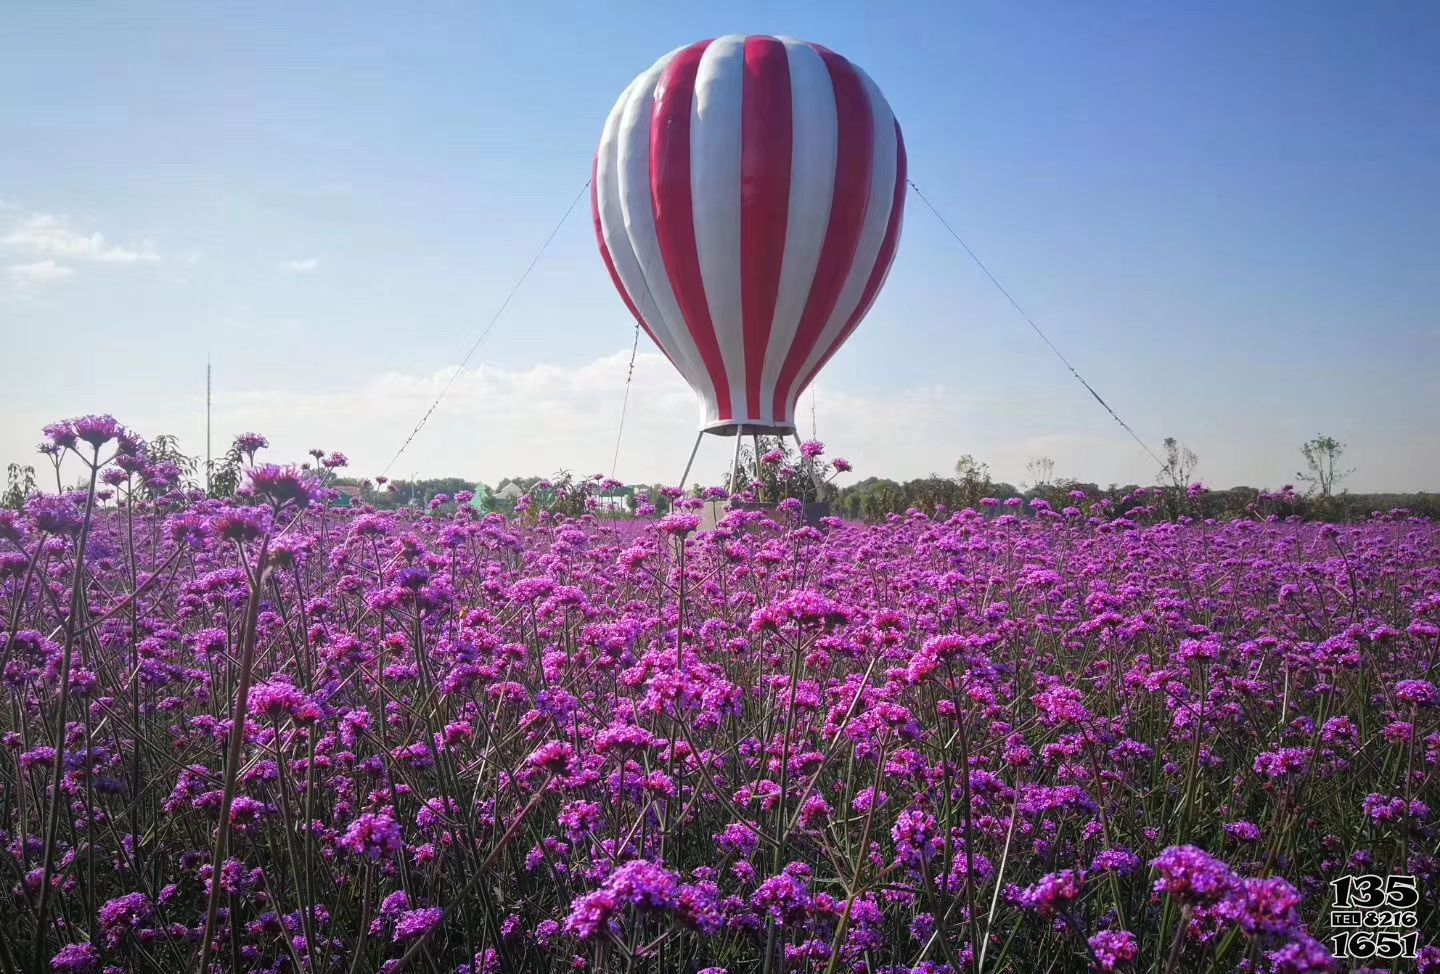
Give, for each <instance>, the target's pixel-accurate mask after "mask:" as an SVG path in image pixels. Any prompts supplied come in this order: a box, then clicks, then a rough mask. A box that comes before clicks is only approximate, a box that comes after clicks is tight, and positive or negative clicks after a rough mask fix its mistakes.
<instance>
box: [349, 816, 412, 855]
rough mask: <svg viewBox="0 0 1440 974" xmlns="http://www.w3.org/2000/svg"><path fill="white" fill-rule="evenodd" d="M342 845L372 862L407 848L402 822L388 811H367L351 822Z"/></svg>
mask: <svg viewBox="0 0 1440 974" xmlns="http://www.w3.org/2000/svg"><path fill="white" fill-rule="evenodd" d="M340 845H341V846H343V847H344V848H345V849H346V850H348V851H349V852H350V853H351V854H353V855H356V856H359V857H360V858H362V859H369V860H370V861H371V862H379V861H380V860H381V859H389V858H390V857H392V856H395V855H398V854H399V853H401V852H403V851H404V849H405V842H404V839H403V837H402V835H401V832H400V823H399V822H396V821H395V819H394V817H392V816H391V815H390V814H389V813H388V812H387V813H383V814H379V815H376V814H372V813H366V814H364V815H361V816H360V817H359V818H357V819H355V821H353V822H351V823H350V827H349V828H347V829H346V830H345V835H344V837H343V838H342V839H341V840H340Z"/></svg>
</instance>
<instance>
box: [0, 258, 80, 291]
mask: <svg viewBox="0 0 1440 974" xmlns="http://www.w3.org/2000/svg"><path fill="white" fill-rule="evenodd" d="M74 273H75V270H74V269H73V268H70V267H66V266H65V265H64V264H57V263H55V262H54V261H53V260H37V261H34V262H33V263H29V264H11V265H9V266H8V267H6V268H5V280H6V281H8V282H9V283H10V284H13V285H14V286H15V287H16V288H20V289H28V288H37V287H44V286H45V285H46V284H53V283H54V282H56V281H60V280H64V279H65V278H67V277H69V276H71V275H72V274H74Z"/></svg>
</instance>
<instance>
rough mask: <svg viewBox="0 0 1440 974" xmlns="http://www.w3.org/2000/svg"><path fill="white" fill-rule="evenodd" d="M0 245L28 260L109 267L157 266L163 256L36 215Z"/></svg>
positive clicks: (16, 227) (62, 220)
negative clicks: (146, 264)
mask: <svg viewBox="0 0 1440 974" xmlns="http://www.w3.org/2000/svg"><path fill="white" fill-rule="evenodd" d="M0 244H3V245H4V246H6V247H10V248H13V249H15V250H17V251H19V252H21V253H23V254H25V255H27V256H31V257H38V258H49V259H56V258H59V259H62V260H72V261H94V262H97V263H106V264H138V263H155V262H158V261H159V260H160V255H159V254H157V253H155V251H154V250H153V249H152V248H151V247H149V246H148V245H144V244H140V245H134V244H131V245H125V244H115V243H111V242H110V241H108V240H106V239H105V235H104V234H102V233H100V232H98V231H95V232H91V233H86V232H84V231H81V230H76V229H75V228H74V227H72V226H71V225H70V224H69V222H68V221H67V220H66V219H65V218H64V217H59V216H55V215H54V214H51V213H33V214H31V215H30V216H27V217H25V218H24V219H22V220H21V221H20V222H19V223H16V224H15V225H14V226H12V227H11V228H10V230H9V231H8V232H7V233H5V235H4V236H0Z"/></svg>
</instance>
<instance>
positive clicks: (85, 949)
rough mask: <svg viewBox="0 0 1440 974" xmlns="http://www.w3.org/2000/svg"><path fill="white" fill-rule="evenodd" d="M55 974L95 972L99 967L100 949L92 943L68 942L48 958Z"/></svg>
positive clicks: (86, 973) (91, 973) (89, 973)
mask: <svg viewBox="0 0 1440 974" xmlns="http://www.w3.org/2000/svg"><path fill="white" fill-rule="evenodd" d="M50 969H51V970H52V971H54V972H55V974H95V972H96V971H98V970H99V969H100V951H98V950H96V949H95V946H94V945H93V944H70V945H69V946H66V947H62V948H60V952H59V953H58V954H56V955H55V956H54V957H52V958H51V959H50Z"/></svg>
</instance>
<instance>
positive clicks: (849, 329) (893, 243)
mask: <svg viewBox="0 0 1440 974" xmlns="http://www.w3.org/2000/svg"><path fill="white" fill-rule="evenodd" d="M905 179H906V161H905V139H904V138H903V137H902V136H901V134H900V123H899V122H896V123H895V198H894V201H893V202H892V203H891V204H890V219H889V221H888V224H887V226H886V227H885V242H884V243H882V244H881V245H880V253H879V255H878V256H877V257H876V258H875V267H874V269H873V270H871V272H870V280H869V281H867V282H866V284H865V293H864V295H863V296H862V297H861V298H860V306H859V307H858V308H856V309H855V313H854V314H852V315H851V316H850V320H849V321H848V322H846V323H845V330H844V331H842V332H841V333H840V337H839V338H837V339H836V340H835V342H834V343H833V344H832V345H831V346H830V348H829V350H828V351H826V353H825V354H824V355H823V356H822V357H821V359H820V361H819V363H818V364H816V366H815V368H813V369H811V370H810V376H809V377H807V379H806V382H807V384H808V382H809V379H810V378H813V377H814V376H815V375H818V374H819V372H820V370H821V369H823V368H825V366H826V365H827V364H828V363H829V362H830V359H832V358H833V357H834V356H835V353H836V352H838V351H840V346H841V345H844V344H845V342H846V340H847V339H849V337H850V335H851V333H853V332H854V331H855V329H856V328H857V327H859V325H860V322H861V321H862V320H863V319H864V317H865V316H866V315H867V314H869V313H870V306H871V305H873V304H874V303H875V298H876V297H878V296H879V294H880V289H881V288H882V287H884V286H885V279H886V278H887V277H889V276H890V267H891V265H892V264H893V263H894V261H895V251H896V249H898V247H899V245H900V229H901V226H902V224H903V223H904V222H905V187H906V182H905Z"/></svg>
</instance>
